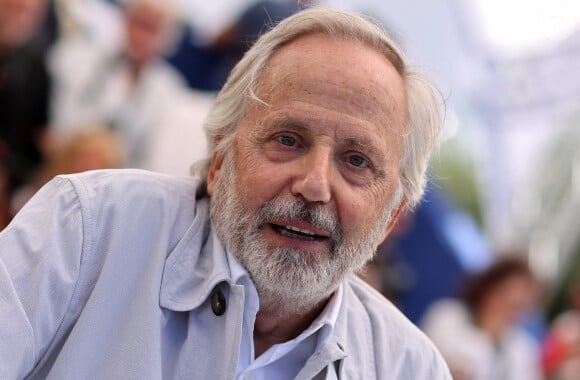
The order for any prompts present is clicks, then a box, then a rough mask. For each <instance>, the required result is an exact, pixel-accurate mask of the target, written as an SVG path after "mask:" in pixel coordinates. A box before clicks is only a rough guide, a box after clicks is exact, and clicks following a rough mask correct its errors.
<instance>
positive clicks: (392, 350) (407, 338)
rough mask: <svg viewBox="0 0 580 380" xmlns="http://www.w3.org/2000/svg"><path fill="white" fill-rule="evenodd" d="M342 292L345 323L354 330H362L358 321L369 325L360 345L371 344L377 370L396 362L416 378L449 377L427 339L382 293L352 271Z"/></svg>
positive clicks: (403, 370)
mask: <svg viewBox="0 0 580 380" xmlns="http://www.w3.org/2000/svg"><path fill="white" fill-rule="evenodd" d="M344 292H345V296H344V299H343V302H345V303H347V305H343V306H345V308H343V310H348V314H349V315H348V316H347V318H348V321H347V323H348V324H349V325H350V326H351V327H352V326H358V328H359V329H358V331H362V330H364V327H362V326H361V325H365V324H368V325H369V328H370V331H371V333H370V335H369V339H368V340H369V342H367V343H364V345H365V346H367V348H368V346H372V349H373V353H374V355H375V356H376V358H375V363H376V365H377V366H378V368H377V370H378V371H379V372H381V373H384V372H382V371H388V370H389V369H388V368H386V367H385V366H387V367H388V366H396V367H398V369H397V371H399V370H400V371H402V373H413V374H415V375H416V377H415V378H417V379H419V378H421V379H423V378H429V376H431V375H433V376H434V377H431V378H432V379H450V377H448V370H447V366H446V365H445V363H444V361H443V359H442V357H441V355H440V354H439V352H438V351H437V349H436V348H435V346H434V345H433V343H432V342H431V340H429V338H427V336H426V335H425V334H424V333H423V332H422V331H421V330H420V329H419V328H418V327H417V326H415V325H414V324H413V323H412V322H411V321H410V320H409V319H408V318H407V317H406V316H405V315H404V314H403V313H402V312H401V311H400V310H399V309H398V308H397V307H396V306H395V305H393V304H392V303H391V302H390V301H389V300H387V299H386V298H385V297H384V296H383V295H382V294H380V293H379V292H378V291H377V290H375V289H374V288H372V287H371V286H370V285H368V284H367V283H366V282H364V281H363V280H362V279H360V278H359V277H358V276H355V275H351V276H349V277H348V278H347V280H346V282H345V287H344ZM349 329H350V328H349ZM356 330H357V329H353V331H356ZM349 334H352V333H348V332H347V335H349ZM357 340H359V338H357ZM349 341H352V339H349ZM357 344H360V343H358V342H357ZM360 349H361V350H364V347H360ZM360 359H361V360H364V359H363V358H360ZM391 369H392V368H391ZM408 371H411V372H408ZM415 375H413V376H415ZM424 376H426V377H424Z"/></svg>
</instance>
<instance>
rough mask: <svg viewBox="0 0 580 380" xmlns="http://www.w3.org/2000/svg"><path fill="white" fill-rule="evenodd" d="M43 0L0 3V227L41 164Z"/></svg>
mask: <svg viewBox="0 0 580 380" xmlns="http://www.w3.org/2000/svg"><path fill="white" fill-rule="evenodd" d="M46 7H47V1H46V0H0V165H1V166H2V168H0V176H2V177H3V178H2V179H0V182H1V183H2V191H1V193H0V197H1V198H2V199H1V200H0V207H2V208H3V210H0V214H1V215H3V216H2V217H1V218H0V227H3V225H4V224H5V222H6V220H7V219H9V215H8V214H7V210H6V208H5V207H6V205H7V204H8V203H9V199H10V197H11V195H12V193H13V192H14V191H15V189H17V188H18V187H19V186H21V185H22V184H23V183H25V182H27V181H28V180H29V179H30V178H31V176H32V175H33V174H34V173H35V171H36V170H37V168H38V167H39V165H40V164H41V162H42V159H43V154H42V150H43V148H42V145H43V137H44V134H45V131H46V127H47V125H48V111H49V94H50V88H51V80H50V76H49V74H48V70H47V68H46V64H45V61H44V46H43V44H42V43H41V41H40V38H39V37H38V36H37V35H36V32H37V30H38V29H39V27H40V25H41V23H42V22H43V21H44V16H45V14H46Z"/></svg>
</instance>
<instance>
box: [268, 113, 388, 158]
mask: <svg viewBox="0 0 580 380" xmlns="http://www.w3.org/2000/svg"><path fill="white" fill-rule="evenodd" d="M315 124H316V123H315V122H312V123H310V122H308V120H304V119H300V118H296V117H294V116H291V115H288V114H283V115H276V116H275V117H274V118H273V120H272V122H271V124H270V129H283V128H289V129H293V130H297V131H301V132H305V133H309V134H316V133H315V131H316V130H315V128H314V127H313V125H315ZM357 128H359V127H358V126H357V125H352V130H356V129H357ZM335 138H336V139H337V141H339V143H340V145H343V146H346V147H349V148H351V149H355V150H357V151H360V152H361V153H364V154H365V155H368V156H371V157H372V158H375V159H379V160H382V161H386V154H385V153H384V152H382V151H381V150H380V149H379V148H378V147H377V145H376V144H374V143H373V141H372V140H371V139H369V138H368V137H366V136H360V135H359V134H355V135H354V136H353V135H350V136H347V137H341V136H337V134H336V131H335Z"/></svg>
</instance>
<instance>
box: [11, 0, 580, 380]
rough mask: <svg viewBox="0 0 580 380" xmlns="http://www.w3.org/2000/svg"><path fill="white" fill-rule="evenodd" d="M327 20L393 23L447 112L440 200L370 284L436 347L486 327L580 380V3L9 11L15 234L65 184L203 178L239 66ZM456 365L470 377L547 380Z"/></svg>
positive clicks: (165, 4)
mask: <svg viewBox="0 0 580 380" xmlns="http://www.w3.org/2000/svg"><path fill="white" fill-rule="evenodd" d="M312 5H323V6H329V7H335V8H341V9H348V10H354V11H357V12H360V13H364V14H366V15H368V16H370V17H372V18H374V19H375V20H377V21H378V22H380V23H381V24H382V25H383V26H384V27H385V29H387V30H388V31H389V32H390V33H391V35H392V36H393V38H394V39H395V40H396V41H397V42H398V43H399V44H400V45H401V46H402V48H403V50H404V52H405V53H406V55H407V56H408V58H409V60H410V62H411V63H412V64H413V65H414V66H416V67H418V68H419V69H420V70H421V71H423V72H424V73H426V74H427V75H429V76H430V77H431V78H433V80H434V81H435V83H436V84H437V86H438V87H439V89H440V91H441V94H442V98H443V100H444V102H445V106H446V115H445V130H444V135H443V137H442V141H441V143H442V145H441V148H440V150H439V151H438V152H437V154H436V156H435V157H434V159H433V162H432V169H431V173H430V176H431V179H430V184H429V188H428V190H427V193H426V197H425V200H424V201H423V202H422V204H421V205H420V206H419V207H418V209H417V210H415V211H414V212H413V213H408V214H407V215H404V216H403V218H402V220H401V221H400V222H399V223H398V225H397V228H396V230H395V231H394V233H393V235H392V236H391V237H389V238H388V239H387V241H385V242H384V243H383V245H382V246H381V247H379V251H378V255H377V258H376V259H375V261H374V262H373V263H371V265H370V266H369V268H367V270H366V271H365V272H364V273H363V274H362V276H363V277H364V278H365V279H367V280H368V281H369V282H370V283H371V284H373V285H374V286H376V287H377V288H378V289H379V290H381V291H382V292H383V293H384V294H385V295H386V296H387V297H389V298H390V299H392V300H393V301H394V302H395V303H396V304H397V305H398V306H399V307H400V308H401V310H402V311H403V312H404V313H405V314H406V315H407V316H408V317H409V318H410V319H411V320H412V321H413V322H415V323H416V324H418V325H419V326H420V327H422V328H424V329H425V331H426V332H427V333H428V334H429V330H431V331H447V330H453V329H454V328H453V327H454V326H458V325H460V324H461V323H464V324H466V325H471V326H472V327H477V329H476V332H477V334H479V335H477V334H476V335H474V336H476V337H475V338H474V339H475V340H476V341H478V342H479V343H477V344H480V345H481V347H482V348H481V350H488V351H489V352H488V354H489V355H491V356H490V357H491V358H492V359H493V360H495V361H496V362H497V361H498V360H497V358H498V356H497V355H499V354H498V352H499V351H498V349H497V347H499V346H501V345H500V344H499V343H498V342H502V341H504V340H505V341H507V338H505V335H503V338H502V334H494V333H491V332H490V331H494V328H491V329H488V330H486V329H485V328H484V327H486V326H487V327H489V325H493V326H495V327H496V328H495V330H497V331H499V330H501V331H508V330H509V331H512V330H515V329H517V330H518V331H520V330H521V332H523V333H525V334H527V336H528V337H529V338H531V340H530V342H527V343H525V342H524V343H521V341H518V342H519V343H517V344H515V343H514V344H515V345H514V347H527V348H521V349H520V348H518V349H517V351H518V352H520V353H521V352H523V351H525V350H528V348H529V351H530V352H531V353H530V354H529V355H528V356H530V357H534V358H535V359H534V360H536V363H537V364H538V366H540V367H541V368H540V369H538V373H537V375H538V376H546V377H547V378H551V379H580V366H579V365H578V361H579V359H578V358H580V322H579V321H580V317H578V315H577V313H578V312H579V311H580V285H579V284H580V233H579V232H580V220H578V219H576V218H579V219H580V2H579V1H577V0H551V1H550V0H526V1H524V0H501V1H500V0H441V1H428V0H407V1H404V2H403V1H394V0H366V1H365V0H357V1H354V0H320V1H299V2H296V1H284V0H279V1H259V2H258V1H254V0H229V1H226V0H213V1H202V0H125V1H121V0H119V1H113V0H52V1H51V0H0V162H1V164H2V165H1V166H0V226H4V225H5V224H6V223H8V221H9V220H10V218H11V217H12V215H13V214H14V213H15V212H17V210H18V209H19V208H20V207H22V205H23V204H24V203H25V202H26V200H27V199H29V198H30V196H32V194H34V192H35V191H36V190H37V189H38V188H39V187H40V186H42V184H43V183H45V182H46V181H47V180H49V179H50V178H52V177H53V176H54V175H56V174H58V173H72V172H77V171H82V170H89V169H96V168H109V167H138V168H144V169H149V170H156V171H160V172H165V173H169V174H178V175H187V174H188V172H189V166H190V165H191V163H192V162H194V161H195V160H197V159H199V158H202V157H203V156H204V155H205V146H206V142H205V137H204V135H203V131H202V130H201V125H202V123H203V120H204V117H205V114H206V113H207V111H208V109H209V107H211V104H212V101H213V99H214V96H215V93H216V92H217V91H218V90H219V89H220V87H221V86H222V84H223V83H224V82H225V80H226V78H227V75H228V72H229V70H230V69H231V67H232V66H233V65H234V64H235V62H236V61H237V60H238V59H239V57H240V56H241V55H242V54H243V53H244V51H245V50H246V49H247V48H248V47H249V46H250V45H251V43H252V42H253V41H254V40H255V39H256V38H257V37H258V36H259V35H260V33H262V32H263V31H265V30H267V29H268V28H269V27H271V26H272V25H274V24H275V23H276V22H278V21H279V20H281V19H283V18H285V17H287V16H289V15H291V14H293V13H295V12H297V11H299V10H300V9H301V8H305V7H309V6H312ZM513 258H515V259H517V260H519V264H517V265H515V264H513V263H511V264H510V265H512V266H510V265H507V264H506V260H511V259H513ZM520 264H522V265H520ZM502 265H506V267H505V268H508V269H505V268H504V269H501V268H503V267H502ZM496 266H499V267H500V269H497V268H495V267H496ZM524 267H525V268H524ZM493 270H497V271H499V272H498V273H499V275H498V274H497V273H496V272H493ZM490 273H491V274H490ZM493 273H496V274H495V275H494V274H493ZM512 274H515V277H516V278H520V279H521V278H524V279H525V280H526V281H525V282H524V283H525V286H524V287H523V288H525V289H526V291H520V290H521V289H523V288H522V287H521V286H520V287H519V288H518V286H517V284H520V285H521V283H522V282H521V281H520V282H518V281H511V280H509V279H510V278H512V277H513V276H512ZM485 276H488V277H485ZM489 276H491V277H489ZM494 276H496V277H494ZM518 276H519V277H518ZM482 277H483V278H484V279H483V280H482ZM485 278H488V279H489V278H492V280H490V281H488V283H489V284H491V286H490V287H489V292H490V294H495V293H497V290H498V289H500V288H501V292H500V293H501V294H503V295H504V299H503V300H500V301H494V302H499V304H500V307H499V308H496V309H493V307H491V306H489V305H490V304H493V302H492V301H489V300H491V299H492V298H493V297H495V296H489V297H487V296H481V297H480V298H481V299H478V300H479V301H477V302H475V303H474V302H472V301H473V300H472V299H471V298H469V297H467V296H466V294H465V292H466V289H471V287H470V286H472V285H473V284H474V283H478V284H480V283H479V282H477V281H480V282H481V283H484V284H485V283H486V282H485V281H484V280H485ZM504 279H508V280H506V281H504ZM504 283H505V284H508V285H505V284H504ZM480 285H481V284H480ZM496 285H497V286H496ZM499 285H501V286H499ZM504 285H505V286H504ZM512 285H513V286H512ZM496 288H497V289H496ZM481 289H486V290H485V291H484V290H481V294H487V293H486V292H487V291H488V290H487V289H488V288H487V287H486V286H484V285H481ZM509 289H512V291H511V293H510V290H509ZM518 289H520V290H518ZM494 292H495V293H494ZM509 294H511V296H507V295H509ZM466 297H467V298H466ZM488 299H489V300H488ZM450 300H452V301H454V302H457V303H459V304H460V305H461V307H462V309H461V308H459V309H458V308H457V307H456V306H457V305H455V306H453V305H451V304H449V303H447V304H445V302H447V301H450ZM470 300H471V301H470ZM482 300H483V301H482ZM488 301H489V302H488ZM510 302H511V303H510ZM480 304H481V305H484V306H481V307H480V306H477V305H480ZM450 305H451V306H450ZM485 305H487V306H485ZM508 305H511V306H512V309H511V313H507V314H509V315H506V316H505V321H504V322H502V323H504V324H506V326H507V327H504V328H498V327H497V325H501V323H500V322H499V321H498V320H497V319H498V318H497V315H499V314H500V313H499V312H498V311H497V310H507V309H509V308H510V307H509V306H508ZM488 306H489V307H490V309H486V308H487V307H488ZM460 309H461V310H460ZM484 309H485V310H496V311H495V312H493V313H492V314H493V315H494V316H496V318H495V321H494V322H485V320H486V319H485V317H479V316H478V315H479V314H477V313H478V312H479V311H482V310H484ZM442 310H443V311H442ZM441 315H444V316H445V317H444V318H441ZM461 315H463V317H465V318H463V317H460V316H461ZM482 315H485V313H484V312H482ZM462 318H463V319H462ZM440 320H443V321H455V324H452V325H451V326H448V327H446V326H445V323H442V324H440V323H441V322H438V321H440ZM562 320H564V322H561V321H562ZM425 321H427V322H425ZM461 321H462V322H461ZM447 324H449V322H447ZM562 326H564V327H562ZM446 329H447V330H446ZM458 331H462V332H463V333H464V334H463V335H462V339H463V340H465V339H466V338H465V337H466V336H469V333H467V332H465V331H463V330H458ZM474 331H475V330H474ZM497 331H496V332H497ZM562 331H563V333H562ZM474 334H475V333H474ZM486 334H487V335H486ZM430 335H432V334H430ZM435 335H436V334H435ZM451 335H452V334H449V336H447V337H436V336H433V335H432V337H433V339H434V341H435V342H436V344H438V343H437V341H438V340H445V339H448V340H449V341H452V340H453V338H452V337H451ZM481 336H487V338H485V339H483V338H481ZM477 339H479V340H477ZM482 339H483V340H482ZM486 339H487V340H486ZM516 340H517V339H515V340H514V341H516ZM482 342H483V343H482ZM486 342H487V343H486ZM477 344H476V343H474V347H475V346H477ZM486 344H487V346H486ZM510 344H511V343H510ZM518 344H519V346H518ZM438 345H439V344H438ZM505 345H506V347H507V346H508V345H509V344H508V343H505ZM444 346H445V344H444V343H441V345H440V347H442V351H444ZM488 346H489V347H488ZM477 347H479V346H477ZM486 347H487V348H486ZM490 347H491V348H490ZM451 351H453V350H451ZM500 351H501V350H500ZM507 351H509V350H507V349H506V352H507ZM526 352H527V351H526ZM500 353H501V352H500ZM444 354H445V352H444ZM463 354H465V353H463ZM453 355H455V356H459V357H461V353H459V354H458V353H451V354H449V356H453ZM465 355H467V357H469V355H468V354H465ZM478 355H479V356H481V353H479V354H478ZM510 355H511V354H510ZM514 355H515V354H514ZM534 355H535V356H534ZM516 356H517V355H516ZM521 356H525V355H524V354H522V355H521ZM512 359H513V358H512ZM462 360H464V361H465V360H467V359H465V356H464V357H463V358H462ZM473 360H475V359H473ZM490 360H491V359H490ZM514 360H515V361H518V360H520V359H517V360H516V359H514ZM449 361H450V363H452V362H453V359H452V358H449ZM520 361H521V362H522V363H525V361H523V359H522V360H520ZM508 362H509V360H508ZM570 363H571V364H570ZM453 367H454V366H453V365H452V369H453V370H454V371H455V372H454V375H455V377H456V378H457V379H462V378H464V379H496V378H497V379H499V378H504V379H519V378H522V379H526V380H529V379H533V378H536V377H534V376H535V375H534V376H532V375H531V374H530V373H527V374H526V375H521V376H523V377H518V376H520V375H517V376H516V375H509V374H510V373H511V372H509V371H511V369H509V368H508V369H506V368H507V367H509V366H507V367H506V366H504V367H506V368H504V367H501V368H499V369H497V373H500V374H501V373H503V374H504V375H505V374H506V373H507V374H508V375H505V376H504V377H500V375H497V374H496V375H497V376H496V375H493V374H491V373H488V374H483V375H482V374H479V375H478V374H477V373H470V370H469V369H462V368H453ZM458 367H459V366H458ZM475 367H477V366H475ZM472 372H473V371H472ZM478 376H479V377H478ZM493 376H496V377H493ZM566 376H568V377H566ZM538 378H541V377H538Z"/></svg>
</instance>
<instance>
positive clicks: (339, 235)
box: [256, 198, 343, 246]
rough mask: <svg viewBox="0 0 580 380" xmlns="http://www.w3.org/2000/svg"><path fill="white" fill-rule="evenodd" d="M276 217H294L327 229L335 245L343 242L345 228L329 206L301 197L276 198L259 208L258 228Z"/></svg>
mask: <svg viewBox="0 0 580 380" xmlns="http://www.w3.org/2000/svg"><path fill="white" fill-rule="evenodd" d="M275 219H293V220H300V221H303V222H306V223H308V224H311V225H312V226H314V227H316V228H318V229H321V230H324V231H327V232H329V234H330V239H331V241H332V242H333V245H334V246H338V245H340V244H341V243H342V239H343V230H342V225H341V224H340V221H339V220H338V217H337V215H336V214H335V213H333V212H332V211H330V210H329V209H328V208H326V207H324V206H322V205H318V204H313V203H307V202H306V201H304V200H302V199H299V198H274V199H272V200H270V201H268V202H267V203H265V204H264V205H263V206H262V207H261V208H260V209H259V210H258V217H257V218H256V228H260V226H262V225H263V224H264V223H268V222H269V221H271V220H275Z"/></svg>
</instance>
